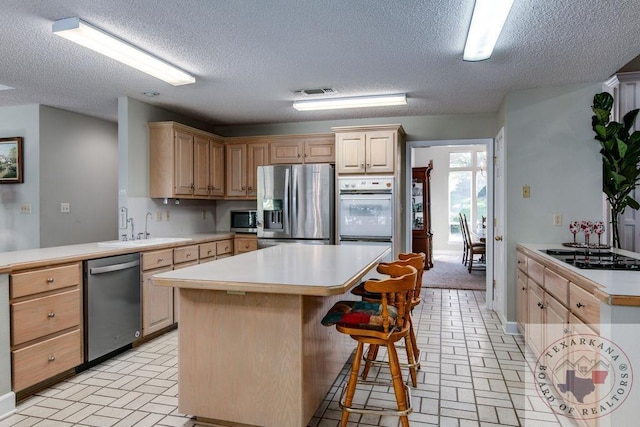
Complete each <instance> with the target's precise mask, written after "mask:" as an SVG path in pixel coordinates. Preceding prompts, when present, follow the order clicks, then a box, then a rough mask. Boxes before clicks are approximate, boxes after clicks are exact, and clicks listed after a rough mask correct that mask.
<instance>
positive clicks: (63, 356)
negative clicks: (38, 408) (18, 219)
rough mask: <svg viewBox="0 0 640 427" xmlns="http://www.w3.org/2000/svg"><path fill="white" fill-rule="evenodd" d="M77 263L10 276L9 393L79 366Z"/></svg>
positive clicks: (79, 321) (79, 332)
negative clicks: (10, 379) (10, 384)
mask: <svg viewBox="0 0 640 427" xmlns="http://www.w3.org/2000/svg"><path fill="white" fill-rule="evenodd" d="M81 283H82V264H81V263H80V262H77V263H72V264H63V265H55V266H51V267H47V268H38V269H32V270H27V271H20V272H15V273H12V274H11V275H10V276H9V298H10V301H9V306H10V331H11V369H12V374H13V375H12V388H13V390H14V391H15V392H21V391H23V390H26V389H28V388H29V387H32V386H36V385H37V384H38V383H40V382H43V381H45V380H47V379H49V378H52V377H55V376H57V375H60V374H64V373H66V372H67V371H70V372H71V370H72V369H73V368H75V367H76V366H79V365H80V364H82V356H83V347H82V286H81Z"/></svg>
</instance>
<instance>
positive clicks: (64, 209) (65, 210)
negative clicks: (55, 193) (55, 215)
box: [60, 203, 71, 213]
mask: <svg viewBox="0 0 640 427" xmlns="http://www.w3.org/2000/svg"><path fill="white" fill-rule="evenodd" d="M60 212H62V213H69V212H71V205H69V203H60Z"/></svg>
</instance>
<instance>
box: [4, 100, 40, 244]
mask: <svg viewBox="0 0 640 427" xmlns="http://www.w3.org/2000/svg"><path fill="white" fill-rule="evenodd" d="M14 136H21V137H22V138H24V142H23V144H24V145H23V160H24V183H22V184H0V252H4V251H15V250H22V249H32V248H37V247H38V246H39V245H40V215H39V212H40V122H39V107H38V105H36V104H34V105H22V106H19V107H2V108H0V138H8V137H14ZM23 203H31V212H32V213H31V214H30V215H29V214H21V213H20V205H21V204H23Z"/></svg>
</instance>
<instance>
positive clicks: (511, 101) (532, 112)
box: [505, 83, 602, 321]
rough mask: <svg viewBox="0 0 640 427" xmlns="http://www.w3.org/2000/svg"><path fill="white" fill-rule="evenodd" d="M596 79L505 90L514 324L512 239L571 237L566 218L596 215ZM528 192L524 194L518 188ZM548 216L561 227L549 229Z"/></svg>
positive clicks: (510, 315)
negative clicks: (593, 120)
mask: <svg viewBox="0 0 640 427" xmlns="http://www.w3.org/2000/svg"><path fill="white" fill-rule="evenodd" d="M600 91H601V84H600V83H596V84H584V85H574V86H562V87H554V88H543V89H531V90H523V91H517V92H513V93H510V94H509V95H508V96H507V98H506V106H505V141H506V175H505V176H506V196H505V199H506V212H507V213H506V215H507V218H506V247H505V253H506V258H507V259H506V262H505V264H506V265H507V290H506V291H507V292H506V298H507V320H508V321H515V292H516V291H515V284H516V253H515V248H516V244H517V243H519V242H525V243H550V242H555V243H561V242H567V241H570V240H571V234H570V233H569V229H568V225H567V224H568V222H569V221H571V220H574V219H575V220H581V219H588V220H598V219H602V162H601V157H600V154H599V145H598V143H597V141H596V140H595V139H594V134H593V130H592V129H591V116H592V114H593V113H592V112H591V105H592V103H593V95H595V94H596V93H599V92H600ZM525 184H526V185H529V186H530V187H531V197H530V198H528V199H525V198H522V186H523V185H525ZM553 214H561V215H562V220H563V222H562V226H560V227H555V226H553V223H552V219H553Z"/></svg>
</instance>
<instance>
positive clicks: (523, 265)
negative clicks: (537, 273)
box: [516, 252, 527, 272]
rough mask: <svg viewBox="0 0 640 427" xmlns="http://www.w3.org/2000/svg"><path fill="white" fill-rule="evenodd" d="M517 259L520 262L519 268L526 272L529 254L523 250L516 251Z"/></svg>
mask: <svg viewBox="0 0 640 427" xmlns="http://www.w3.org/2000/svg"><path fill="white" fill-rule="evenodd" d="M516 259H517V263H518V268H519V269H520V270H522V271H524V272H526V271H527V256H526V255H525V254H523V253H522V252H517V253H516Z"/></svg>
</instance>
